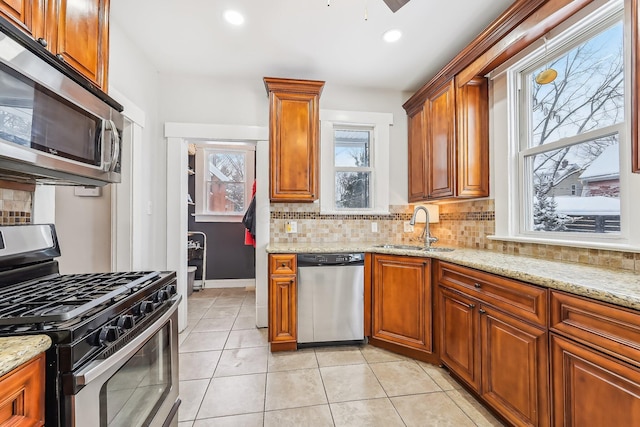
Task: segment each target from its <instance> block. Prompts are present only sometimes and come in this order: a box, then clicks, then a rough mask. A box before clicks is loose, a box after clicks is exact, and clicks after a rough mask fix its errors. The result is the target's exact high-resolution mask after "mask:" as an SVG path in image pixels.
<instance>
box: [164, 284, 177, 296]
mask: <svg viewBox="0 0 640 427" xmlns="http://www.w3.org/2000/svg"><path fill="white" fill-rule="evenodd" d="M164 290H165V291H167V292H168V293H169V295H175V294H176V293H178V288H177V287H176V285H169V286H167V287H166V288H164Z"/></svg>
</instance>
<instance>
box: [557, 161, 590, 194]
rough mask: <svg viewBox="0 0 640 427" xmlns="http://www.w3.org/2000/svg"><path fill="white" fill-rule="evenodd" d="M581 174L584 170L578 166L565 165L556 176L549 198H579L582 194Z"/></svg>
mask: <svg viewBox="0 0 640 427" xmlns="http://www.w3.org/2000/svg"><path fill="white" fill-rule="evenodd" d="M565 162H566V160H565ZM580 172H582V170H581V169H580V166H578V165H577V164H575V163H572V164H567V163H564V164H563V165H562V166H561V167H560V169H559V170H558V171H557V173H556V175H555V180H554V183H553V186H552V187H551V190H550V191H549V196H553V197H558V196H579V195H580V194H581V193H582V181H581V180H580Z"/></svg>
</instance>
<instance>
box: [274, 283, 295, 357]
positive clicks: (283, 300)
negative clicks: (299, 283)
mask: <svg viewBox="0 0 640 427" xmlns="http://www.w3.org/2000/svg"><path fill="white" fill-rule="evenodd" d="M269 285H270V289H269V312H270V313H269V320H270V322H269V341H270V342H271V345H272V347H273V345H274V344H276V345H277V344H293V349H295V346H296V340H297V338H298V334H297V332H298V331H297V309H296V308H297V293H296V290H297V287H296V277H295V276H278V275H274V276H271V280H270V283H269ZM272 351H273V348H272Z"/></svg>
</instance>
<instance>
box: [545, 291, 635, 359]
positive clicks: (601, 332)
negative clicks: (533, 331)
mask: <svg viewBox="0 0 640 427" xmlns="http://www.w3.org/2000/svg"><path fill="white" fill-rule="evenodd" d="M550 320H551V321H550V327H551V330H552V331H555V332H559V333H562V334H564V335H569V336H571V338H573V339H577V340H579V341H582V342H584V343H588V344H591V345H593V346H595V347H596V348H598V350H601V351H603V352H605V353H609V354H611V355H613V356H614V357H618V358H622V359H624V360H625V361H627V362H629V363H633V364H635V365H637V366H640V313H638V312H637V311H632V310H627V309H624V308H622V307H616V306H613V305H610V304H605V303H602V302H599V301H592V300H588V299H586V298H581V297H578V296H575V295H568V294H565V293H562V292H557V291H552V292H551V319H550Z"/></svg>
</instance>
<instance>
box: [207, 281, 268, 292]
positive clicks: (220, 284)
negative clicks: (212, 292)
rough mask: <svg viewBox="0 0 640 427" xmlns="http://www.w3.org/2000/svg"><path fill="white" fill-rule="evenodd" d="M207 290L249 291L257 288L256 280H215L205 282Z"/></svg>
mask: <svg viewBox="0 0 640 427" xmlns="http://www.w3.org/2000/svg"><path fill="white" fill-rule="evenodd" d="M204 287H205V289H215V288H246V289H247V290H250V289H255V288H256V279H215V280H206V281H205V282H204Z"/></svg>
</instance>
